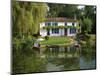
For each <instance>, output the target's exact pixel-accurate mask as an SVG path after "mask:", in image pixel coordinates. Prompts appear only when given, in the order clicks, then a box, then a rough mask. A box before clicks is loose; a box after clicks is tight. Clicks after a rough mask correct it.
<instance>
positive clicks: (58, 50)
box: [13, 46, 96, 73]
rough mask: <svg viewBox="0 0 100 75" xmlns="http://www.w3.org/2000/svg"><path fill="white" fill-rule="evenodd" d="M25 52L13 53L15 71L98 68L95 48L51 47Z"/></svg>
mask: <svg viewBox="0 0 100 75" xmlns="http://www.w3.org/2000/svg"><path fill="white" fill-rule="evenodd" d="M29 51H31V52H29ZM24 52H25V51H22V52H20V53H18V54H14V55H13V56H14V58H13V59H14V61H13V72H14V73H29V72H46V71H64V70H80V69H95V68H96V63H95V62H96V57H95V48H91V49H90V48H87V47H84V48H76V47H74V46H68V47H50V48H41V49H40V50H36V49H33V50H28V52H29V53H28V52H27V54H25V53H24ZM15 59H16V60H15Z"/></svg>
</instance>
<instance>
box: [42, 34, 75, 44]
mask: <svg viewBox="0 0 100 75" xmlns="http://www.w3.org/2000/svg"><path fill="white" fill-rule="evenodd" d="M73 42H74V40H73V39H72V38H71V37H67V36H57V37H53V36H52V37H49V39H48V40H44V41H41V42H40V45H69V44H71V43H73Z"/></svg>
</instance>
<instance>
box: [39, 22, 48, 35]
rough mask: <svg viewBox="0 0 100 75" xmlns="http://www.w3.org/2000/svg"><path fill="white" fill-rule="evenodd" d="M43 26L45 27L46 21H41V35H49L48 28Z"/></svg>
mask: <svg viewBox="0 0 100 75" xmlns="http://www.w3.org/2000/svg"><path fill="white" fill-rule="evenodd" d="M43 27H45V23H40V35H41V36H47V30H46V29H43Z"/></svg>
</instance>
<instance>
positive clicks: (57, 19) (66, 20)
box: [45, 17, 77, 22]
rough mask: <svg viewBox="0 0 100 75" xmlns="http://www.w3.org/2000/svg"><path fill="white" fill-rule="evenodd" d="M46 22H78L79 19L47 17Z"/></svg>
mask: <svg viewBox="0 0 100 75" xmlns="http://www.w3.org/2000/svg"><path fill="white" fill-rule="evenodd" d="M45 22H77V20H75V19H67V18H61V17H60V18H46V20H45Z"/></svg>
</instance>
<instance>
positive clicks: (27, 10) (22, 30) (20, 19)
mask: <svg viewBox="0 0 100 75" xmlns="http://www.w3.org/2000/svg"><path fill="white" fill-rule="evenodd" d="M12 7H13V8H12V14H13V15H12V20H13V25H12V27H13V36H16V35H19V34H20V35H23V36H24V35H30V34H38V32H39V24H40V23H41V22H42V21H44V20H45V16H46V12H47V5H46V4H45V3H33V2H22V1H12Z"/></svg>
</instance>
